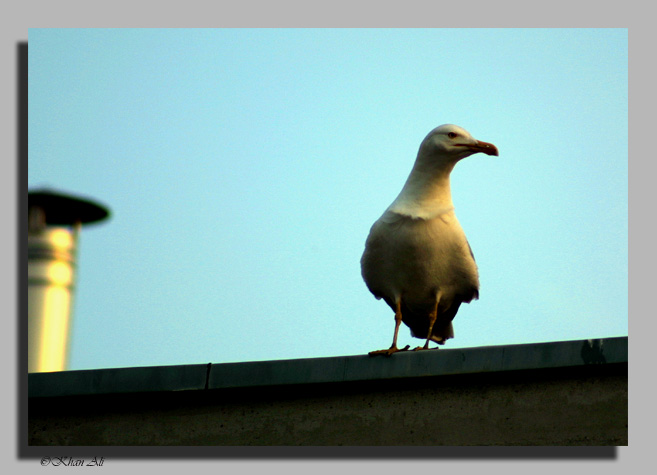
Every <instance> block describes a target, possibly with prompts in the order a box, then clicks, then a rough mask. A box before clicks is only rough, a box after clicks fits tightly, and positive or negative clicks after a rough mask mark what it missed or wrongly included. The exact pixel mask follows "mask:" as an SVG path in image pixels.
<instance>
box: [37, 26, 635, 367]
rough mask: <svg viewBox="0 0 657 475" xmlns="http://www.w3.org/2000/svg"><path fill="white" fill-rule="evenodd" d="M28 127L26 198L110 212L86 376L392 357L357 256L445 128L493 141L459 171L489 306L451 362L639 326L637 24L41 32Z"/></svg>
mask: <svg viewBox="0 0 657 475" xmlns="http://www.w3.org/2000/svg"><path fill="white" fill-rule="evenodd" d="M28 112H29V170H28V173H29V183H28V186H29V189H36V188H40V187H44V186H48V187H51V188H55V189H58V190H61V191H66V192H71V193H74V194H76V195H83V196H88V197H93V198H95V199H97V200H98V201H100V202H101V203H104V204H106V205H107V206H109V208H111V211H112V218H111V219H110V220H109V221H107V222H106V223H104V224H101V225H97V226H90V227H88V228H85V229H83V232H82V235H81V244H80V249H79V273H78V278H79V284H78V289H77V294H76V301H75V315H74V329H73V346H72V353H71V369H85V368H103V367H124V366H142V365H168V364H190V363H207V362H214V363H221V362H229V361H253V360H269V359H284V358H314V357H323V356H336V355H353V354H364V353H366V352H368V351H370V350H374V349H380V348H384V347H387V346H389V344H390V341H391V338H392V331H393V327H394V321H393V315H392V312H391V311H390V309H389V308H388V307H387V306H386V305H385V303H383V302H382V301H378V300H376V299H375V298H374V297H373V296H372V295H371V294H370V293H369V291H368V290H367V288H366V287H365V284H364V283H363V281H362V279H361V276H360V264H359V260H360V256H361V253H362V251H363V246H364V242H365V238H366V236H367V233H368V231H369V228H370V226H371V224H372V223H373V222H374V221H375V220H376V219H377V218H378V217H379V215H380V214H381V213H382V212H383V210H384V209H385V208H386V207H387V206H388V205H389V204H390V202H391V201H392V200H393V199H394V198H395V197H396V196H397V194H398V192H399V191H400V189H401V186H402V185H403V183H404V181H405V179H406V177H407V175H408V173H409V171H410V169H411V166H412V165H413V161H414V159H415V154H416V152H417V149H418V146H419V144H420V141H421V140H422V139H423V138H424V136H425V135H426V134H427V133H428V132H429V131H430V130H431V129H432V128H434V127H436V126H438V125H440V124H443V123H454V124H458V125H460V126H463V127H465V128H466V129H467V130H469V131H470V132H471V133H472V135H473V136H475V137H476V138H478V139H480V140H485V141H488V142H492V143H494V144H495V145H497V147H498V148H499V150H500V156H499V157H488V156H484V155H481V154H479V155H474V156H472V157H469V158H467V159H465V160H463V161H462V162H460V163H459V164H458V165H457V167H456V169H455V171H454V173H453V174H452V192H453V197H454V202H455V206H456V213H457V216H458V217H459V220H460V222H461V224H462V226H463V228H464V229H465V232H466V235H467V236H468V239H469V241H470V244H471V246H472V248H473V251H474V254H475V257H476V258H477V263H478V265H479V270H480V280H481V291H480V299H479V300H478V301H474V302H473V303H471V304H469V305H463V306H462V307H461V310H460V311H459V314H458V315H457V317H456V319H455V321H454V327H455V333H456V336H455V338H454V339H453V340H450V341H449V342H448V344H447V345H446V346H445V348H457V347H472V346H483V345H502V344H514V343H531V342H541V341H555V340H571V339H587V338H600V337H612V336H621V335H627V328H628V323H627V318H628V312H627V307H628V255H627V252H628V214H627V213H628V199H627V192H628V154H627V150H628V36H627V30H626V29H592V30H580V29H557V30H552V29H528V30H525V29H500V30H497V29H490V30H488V29H483V30H480V29H477V30H465V29H447V30H445V29H429V30H426V29H409V30H405V29H399V30H380V29H366V30H350V29H337V30H313V29H309V30H303V29H302V30H297V29H295V30H280V29H268V30H239V29H226V30H221V29H220V30H156V29H144V30H131V29H121V30H113V29H110V30H96V29H83V30H77V29H63V30H60V29H30V30H29V111H28ZM411 340H412V339H411V337H410V334H409V331H408V329H407V328H406V327H403V328H402V330H401V331H400V340H399V342H400V343H401V344H402V345H405V344H411V345H414V344H417V343H421V341H420V340H417V339H413V341H411Z"/></svg>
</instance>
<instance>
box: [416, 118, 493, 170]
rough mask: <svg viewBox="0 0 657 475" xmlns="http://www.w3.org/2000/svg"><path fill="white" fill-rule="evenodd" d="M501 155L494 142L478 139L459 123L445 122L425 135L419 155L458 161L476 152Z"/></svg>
mask: <svg viewBox="0 0 657 475" xmlns="http://www.w3.org/2000/svg"><path fill="white" fill-rule="evenodd" d="M479 152H481V153H485V154H486V155H496V156H497V155H499V152H498V151H497V147H496V146H495V145H493V144H492V143H488V142H482V141H480V140H476V139H475V138H474V137H473V136H472V135H470V133H469V132H468V131H467V130H465V129H464V128H462V127H459V126H458V125H452V124H445V125H441V126H440V127H436V128H435V129H433V130H432V131H431V132H429V135H427V136H426V137H425V139H424V140H423V141H422V144H421V145H420V151H419V154H418V155H419V156H423V157H440V158H442V159H443V160H447V161H448V162H453V163H455V162H457V161H459V160H461V159H462V158H465V157H469V156H470V155H472V154H475V153H479Z"/></svg>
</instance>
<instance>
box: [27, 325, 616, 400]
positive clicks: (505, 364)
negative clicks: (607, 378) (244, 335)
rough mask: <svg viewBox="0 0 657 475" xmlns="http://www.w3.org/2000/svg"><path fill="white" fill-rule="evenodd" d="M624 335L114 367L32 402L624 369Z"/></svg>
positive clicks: (52, 376)
mask: <svg viewBox="0 0 657 475" xmlns="http://www.w3.org/2000/svg"><path fill="white" fill-rule="evenodd" d="M627 361H628V339H627V337H616V338H604V339H595V340H584V341H582V340H577V341H561V342H549V343H536V344H524V345H507V346H488V347H479V348H464V349H440V350H432V351H422V352H405V353H397V354H395V355H393V356H392V357H384V356H377V357H370V356H367V355H362V356H339V357H331V358H311V359H294V360H275V361H256V362H246V363H221V364H198V365H181V366H154V367H136V368H111V369H98V370H82V371H63V372H55V373H31V374H29V375H28V396H29V397H30V398H41V397H56V396H82V395H94V394H124V393H135V392H139V393H142V392H162V391H188V390H204V389H222V388H247V387H258V386H281V385H290V384H313V383H340V382H350V381H372V380H390V379H398V378H423V377H434V376H443V375H456V374H473V373H490V372H501V371H518V370H526V369H547V368H560V367H576V366H585V365H590V364H604V363H627Z"/></svg>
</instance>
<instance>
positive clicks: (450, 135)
mask: <svg viewBox="0 0 657 475" xmlns="http://www.w3.org/2000/svg"><path fill="white" fill-rule="evenodd" d="M447 136H448V137H449V138H450V139H455V138H456V132H450V133H448V134H447Z"/></svg>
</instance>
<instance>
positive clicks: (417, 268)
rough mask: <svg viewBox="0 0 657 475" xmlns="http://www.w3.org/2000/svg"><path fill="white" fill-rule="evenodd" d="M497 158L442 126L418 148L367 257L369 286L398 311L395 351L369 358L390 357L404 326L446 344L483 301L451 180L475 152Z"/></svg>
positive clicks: (485, 146) (489, 147)
mask: <svg viewBox="0 0 657 475" xmlns="http://www.w3.org/2000/svg"><path fill="white" fill-rule="evenodd" d="M475 153H485V154H486V155H495V156H498V155H499V153H498V151H497V147H495V145H493V144H491V143H487V142H482V141H479V140H475V139H474V138H473V137H472V135H470V133H469V132H468V131H466V130H465V129H463V128H462V127H459V126H457V125H452V124H445V125H441V126H440V127H436V128H435V129H433V130H432V131H431V132H429V135H427V136H426V137H425V139H424V140H423V141H422V143H421V144H420V149H419V151H418V154H417V158H416V160H415V165H414V166H413V169H412V170H411V173H410V175H409V176H408V179H407V180H406V183H405V184H404V187H403V188H402V190H401V192H400V193H399V196H397V198H396V199H395V200H394V201H393V202H392V204H391V205H390V206H389V207H388V209H386V210H385V212H384V213H383V215H381V217H380V218H379V219H378V220H377V221H376V222H375V223H374V224H373V225H372V228H371V229H370V233H369V236H368V237H367V241H366V242H365V251H364V252H363V257H362V258H361V261H360V263H361V272H362V275H363V279H364V280H365V284H366V285H367V287H368V289H369V290H370V292H372V294H374V296H375V297H376V298H377V299H381V298H382V299H383V300H384V301H385V302H386V303H387V304H388V306H390V308H391V309H392V310H393V311H394V312H395V333H394V336H393V339H392V346H390V348H388V349H385V350H377V351H371V352H370V353H369V354H370V355H381V354H383V355H387V356H390V355H392V354H394V353H396V352H398V351H406V350H408V348H409V346H408V345H407V346H406V347H404V348H402V349H398V348H397V334H398V332H399V326H400V325H401V323H402V322H404V323H405V324H406V325H407V326H408V327H409V328H410V329H411V335H412V336H414V337H415V338H424V339H426V342H425V344H424V346H423V347H420V346H418V347H417V348H415V350H426V349H429V342H430V341H434V342H436V343H438V344H439V345H444V344H445V341H446V340H448V339H449V338H453V337H454V329H453V327H452V320H453V319H454V317H455V316H456V312H457V311H458V309H459V306H460V305H461V303H463V302H467V303H469V302H470V301H472V300H473V299H478V298H479V273H478V270H477V264H476V263H475V259H474V255H473V254H472V249H471V248H470V244H469V243H468V240H467V239H466V237H465V233H464V232H463V229H462V228H461V225H460V224H459V222H458V220H457V219H456V215H455V214H454V204H453V203H452V194H451V191H450V182H449V176H450V173H451V172H452V170H453V169H454V166H455V165H456V163H457V162H458V161H459V160H461V159H463V158H465V157H468V156H470V155H472V154H475Z"/></svg>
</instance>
